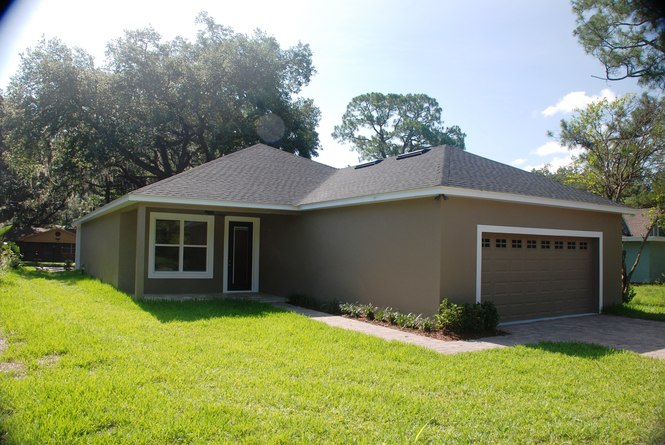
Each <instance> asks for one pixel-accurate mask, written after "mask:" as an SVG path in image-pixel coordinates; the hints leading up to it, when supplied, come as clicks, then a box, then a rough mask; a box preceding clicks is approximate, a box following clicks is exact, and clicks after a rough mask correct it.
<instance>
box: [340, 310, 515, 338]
mask: <svg viewBox="0 0 665 445" xmlns="http://www.w3.org/2000/svg"><path fill="white" fill-rule="evenodd" d="M342 317H344V318H348V319H351V320H358V321H362V322H364V323H370V324H375V325H378V326H384V327H386V328H391V329H397V330H398V331H402V332H408V333H410V334H416V335H422V336H423V337H430V338H436V339H437V340H443V341H458V340H476V339H479V338H485V337H496V336H499V335H509V334H508V332H505V331H501V330H499V329H497V330H495V331H487V332H480V333H478V332H476V333H464V334H457V333H455V332H450V331H444V330H440V329H437V330H434V331H430V332H427V331H423V330H422V329H414V328H404V327H401V326H397V325H394V324H390V323H388V322H387V321H380V320H370V319H368V318H364V317H351V316H350V315H346V314H343V315H342Z"/></svg>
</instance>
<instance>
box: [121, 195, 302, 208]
mask: <svg viewBox="0 0 665 445" xmlns="http://www.w3.org/2000/svg"><path fill="white" fill-rule="evenodd" d="M129 196H130V197H131V198H132V201H137V202H143V203H148V204H178V205H195V206H204V207H233V208H238V209H261V210H290V211H294V210H298V207H296V206H292V205H288V204H262V203H253V202H239V201H217V200H214V199H196V198H170V197H168V196H150V195H129Z"/></svg>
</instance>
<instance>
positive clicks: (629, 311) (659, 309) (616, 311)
mask: <svg viewBox="0 0 665 445" xmlns="http://www.w3.org/2000/svg"><path fill="white" fill-rule="evenodd" d="M641 307H644V308H649V309H652V310H655V311H656V312H647V311H646V310H643V309H641ZM603 314H609V315H618V316H620V317H630V318H641V319H643V320H655V321H665V307H663V306H648V305H638V306H631V305H630V304H619V305H616V306H610V307H606V308H605V309H603Z"/></svg>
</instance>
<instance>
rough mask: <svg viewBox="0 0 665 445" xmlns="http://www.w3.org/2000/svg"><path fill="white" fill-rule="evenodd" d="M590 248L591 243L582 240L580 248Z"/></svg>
mask: <svg viewBox="0 0 665 445" xmlns="http://www.w3.org/2000/svg"><path fill="white" fill-rule="evenodd" d="M588 248H589V243H587V242H586V241H580V250H587V249H588Z"/></svg>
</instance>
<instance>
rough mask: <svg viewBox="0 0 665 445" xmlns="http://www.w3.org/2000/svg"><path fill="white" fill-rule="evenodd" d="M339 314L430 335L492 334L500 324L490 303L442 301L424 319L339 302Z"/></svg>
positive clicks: (369, 306)
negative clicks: (433, 313) (441, 333)
mask: <svg viewBox="0 0 665 445" xmlns="http://www.w3.org/2000/svg"><path fill="white" fill-rule="evenodd" d="M338 307H339V311H340V312H341V313H342V314H345V315H348V316H349V317H353V318H365V319H367V320H378V321H382V322H384V323H389V324H392V325H396V326H399V327H402V328H409V329H420V330H422V331H425V332H432V331H434V330H436V329H443V330H445V331H449V332H455V333H482V332H491V331H494V330H495V329H496V326H497V325H498V323H499V313H498V311H497V310H496V307H495V306H494V304H493V303H492V302H491V301H485V302H483V303H482V304H478V303H476V304H464V305H459V304H455V303H451V302H450V301H448V299H444V300H443V301H442V302H441V304H440V306H439V313H438V314H436V315H435V316H434V318H429V317H423V316H422V314H418V315H416V314H413V313H408V314H403V313H401V312H399V311H396V310H393V309H392V308H390V307H387V308H379V307H376V306H374V305H373V304H371V303H370V304H359V303H342V304H340V305H339V306H338Z"/></svg>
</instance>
